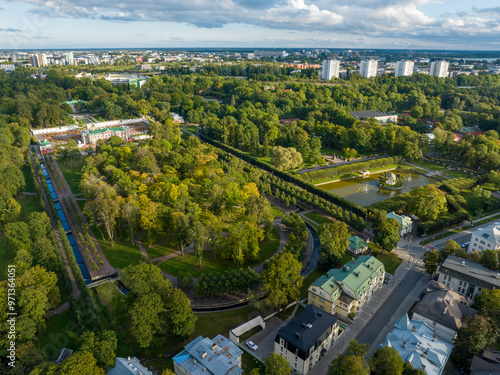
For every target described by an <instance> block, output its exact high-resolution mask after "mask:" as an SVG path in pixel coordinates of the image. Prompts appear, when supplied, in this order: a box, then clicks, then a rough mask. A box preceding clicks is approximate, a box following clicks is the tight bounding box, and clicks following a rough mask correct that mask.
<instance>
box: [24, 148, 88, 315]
mask: <svg viewBox="0 0 500 375" xmlns="http://www.w3.org/2000/svg"><path fill="white" fill-rule="evenodd" d="M30 151H31V149H30ZM30 158H31V163H32V165H33V168H34V170H35V171H37V168H36V165H35V160H34V158H33V153H32V152H30ZM35 174H36V180H37V183H38V186H40V191H41V193H42V198H43V201H44V203H45V207H46V212H47V214H48V215H49V218H50V222H51V223H52V229H53V231H54V235H55V236H56V240H57V244H58V246H59V251H60V252H61V255H62V258H63V263H64V267H65V268H66V271H67V272H68V277H69V280H70V282H71V294H72V295H73V297H75V298H76V299H78V298H80V294H81V292H80V289H79V288H78V285H77V283H76V280H75V276H74V275H73V271H72V270H71V267H70V265H69V262H68V257H67V255H66V251H65V250H64V247H63V244H62V241H61V234H60V233H59V231H58V230H57V226H56V221H55V220H54V216H53V214H52V210H51V209H50V205H49V201H48V199H47V196H46V195H45V190H44V189H43V185H42V181H41V179H40V176H39V175H38V173H35ZM68 308H69V302H68V303H64V304H62V305H61V306H58V307H56V308H55V309H54V312H53V314H59V313H61V312H63V311H65V310H67V309H68Z"/></svg>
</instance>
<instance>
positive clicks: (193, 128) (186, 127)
mask: <svg viewBox="0 0 500 375" xmlns="http://www.w3.org/2000/svg"><path fill="white" fill-rule="evenodd" d="M183 129H186V130H187V131H188V132H191V133H196V130H198V127H197V126H194V125H190V126H184V128H183Z"/></svg>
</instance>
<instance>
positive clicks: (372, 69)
mask: <svg viewBox="0 0 500 375" xmlns="http://www.w3.org/2000/svg"><path fill="white" fill-rule="evenodd" d="M377 67H378V61H376V60H363V61H361V65H360V68H359V73H360V74H361V75H362V76H363V77H365V78H371V77H376V76H377Z"/></svg>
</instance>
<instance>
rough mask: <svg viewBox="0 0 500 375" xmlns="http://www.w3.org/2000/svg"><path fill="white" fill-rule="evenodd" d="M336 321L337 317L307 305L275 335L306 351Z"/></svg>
mask: <svg viewBox="0 0 500 375" xmlns="http://www.w3.org/2000/svg"><path fill="white" fill-rule="evenodd" d="M335 323H337V318H336V317H334V316H333V315H332V314H329V313H327V312H325V311H323V310H321V309H319V308H317V307H316V306H314V305H307V306H306V307H305V309H304V311H302V312H301V313H300V314H299V315H297V316H296V317H294V318H293V319H292V320H291V321H290V323H288V324H287V325H286V326H285V327H283V328H281V329H280V330H279V331H278V334H277V336H278V337H280V338H282V339H283V340H285V341H287V342H288V343H290V344H292V345H293V346H295V347H296V348H298V349H299V350H302V351H303V352H307V351H308V350H309V349H310V348H312V347H313V346H314V345H315V344H316V342H317V341H318V340H319V338H320V337H321V336H322V335H323V334H324V333H325V332H327V331H328V330H329V329H330V328H331V327H332V326H334V325H335Z"/></svg>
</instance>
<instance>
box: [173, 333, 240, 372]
mask: <svg viewBox="0 0 500 375" xmlns="http://www.w3.org/2000/svg"><path fill="white" fill-rule="evenodd" d="M242 354H243V351H242V350H241V349H240V348H238V347H237V346H236V345H235V344H234V343H233V342H231V341H230V340H229V339H228V338H226V337H224V336H222V335H217V336H216V337H215V338H214V339H213V340H211V339H209V338H208V337H205V338H203V337H201V336H198V337H197V338H195V339H194V340H193V341H191V342H190V343H189V344H187V345H186V346H185V347H184V350H183V351H181V352H180V353H179V354H177V355H176V356H175V357H174V358H173V360H174V372H175V374H176V375H202V374H206V375H240V374H242V373H243V370H242V369H241V356H242Z"/></svg>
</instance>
